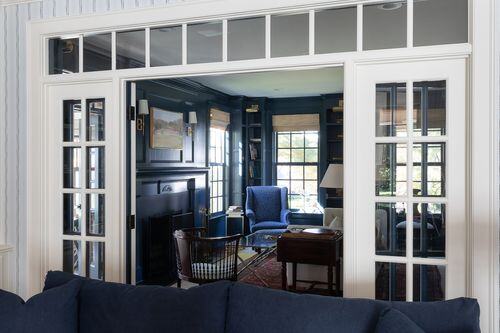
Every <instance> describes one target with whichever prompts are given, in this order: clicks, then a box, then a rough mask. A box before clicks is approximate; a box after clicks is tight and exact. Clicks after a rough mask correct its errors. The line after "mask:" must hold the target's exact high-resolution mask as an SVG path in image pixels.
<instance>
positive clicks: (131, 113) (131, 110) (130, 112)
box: [128, 105, 135, 121]
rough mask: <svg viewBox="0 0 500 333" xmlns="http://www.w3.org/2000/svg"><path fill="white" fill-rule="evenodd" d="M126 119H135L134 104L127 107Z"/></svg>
mask: <svg viewBox="0 0 500 333" xmlns="http://www.w3.org/2000/svg"><path fill="white" fill-rule="evenodd" d="M128 120H130V121H132V120H135V106H132V105H131V106H129V107H128Z"/></svg>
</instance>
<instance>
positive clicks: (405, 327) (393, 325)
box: [375, 308, 425, 333]
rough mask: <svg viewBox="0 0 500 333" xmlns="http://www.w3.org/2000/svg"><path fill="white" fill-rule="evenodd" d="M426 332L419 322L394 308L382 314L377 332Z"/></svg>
mask: <svg viewBox="0 0 500 333" xmlns="http://www.w3.org/2000/svg"><path fill="white" fill-rule="evenodd" d="M401 332H405V333H425V332H424V331H423V330H422V329H421V328H420V327H418V325H417V324H415V323H414V322H413V321H411V319H410V318H408V317H407V316H406V315H404V314H403V313H401V312H399V311H398V310H396V309H394V308H387V309H385V310H383V311H382V313H381V314H380V317H379V320H378V323H377V328H376V329H375V333H401Z"/></svg>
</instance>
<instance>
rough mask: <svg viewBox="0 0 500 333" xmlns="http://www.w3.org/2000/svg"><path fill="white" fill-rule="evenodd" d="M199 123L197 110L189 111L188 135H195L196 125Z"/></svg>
mask: <svg viewBox="0 0 500 333" xmlns="http://www.w3.org/2000/svg"><path fill="white" fill-rule="evenodd" d="M196 124H198V118H197V117H196V111H189V120H188V126H187V135H188V136H193V134H194V127H195V126H196Z"/></svg>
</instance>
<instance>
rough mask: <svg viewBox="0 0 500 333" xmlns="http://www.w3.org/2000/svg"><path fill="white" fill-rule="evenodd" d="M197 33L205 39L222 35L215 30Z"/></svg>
mask: <svg viewBox="0 0 500 333" xmlns="http://www.w3.org/2000/svg"><path fill="white" fill-rule="evenodd" d="M197 32H198V33H199V34H200V35H202V36H205V37H215V36H221V35H222V32H221V31H220V30H215V29H207V30H199V31H197Z"/></svg>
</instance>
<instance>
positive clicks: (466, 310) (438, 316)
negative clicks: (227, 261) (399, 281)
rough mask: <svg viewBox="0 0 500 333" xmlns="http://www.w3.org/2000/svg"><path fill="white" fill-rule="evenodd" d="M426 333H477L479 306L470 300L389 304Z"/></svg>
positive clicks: (456, 299)
mask: <svg viewBox="0 0 500 333" xmlns="http://www.w3.org/2000/svg"><path fill="white" fill-rule="evenodd" d="M390 304H391V306H392V307H393V308H394V309H397V310H398V311H400V312H402V313H403V314H405V315H406V316H407V317H408V318H410V319H411V321H413V322H414V323H416V324H417V325H418V326H419V327H420V328H422V330H424V331H425V332H427V333H437V332H440V333H447V332H449V333H451V332H454V333H466V332H467V333H479V332H480V331H481V330H480V328H479V304H478V303H477V301H476V300H475V299H472V298H464V297H461V298H455V299H452V300H448V301H439V302H391V303H390Z"/></svg>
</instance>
